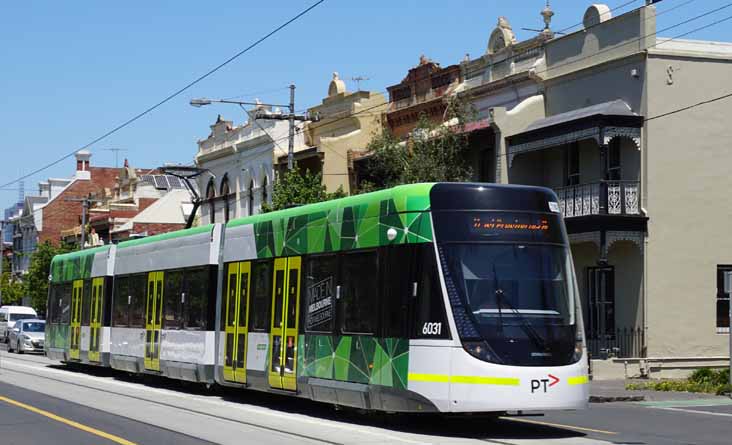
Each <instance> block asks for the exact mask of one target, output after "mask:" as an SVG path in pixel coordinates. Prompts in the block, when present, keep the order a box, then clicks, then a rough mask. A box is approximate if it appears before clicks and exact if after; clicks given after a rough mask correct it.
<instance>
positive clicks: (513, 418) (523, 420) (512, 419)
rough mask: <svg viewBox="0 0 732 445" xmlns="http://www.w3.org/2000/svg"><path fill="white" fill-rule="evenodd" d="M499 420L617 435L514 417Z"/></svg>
mask: <svg viewBox="0 0 732 445" xmlns="http://www.w3.org/2000/svg"><path fill="white" fill-rule="evenodd" d="M501 419H504V420H510V421H512V422H524V423H533V424H535V425H544V426H552V427H555V428H567V429H570V430H577V431H588V432H590V433H600V434H608V435H615V434H618V433H615V432H612V431H605V430H597V429H594V428H585V427H583V426H574V425H563V424H561V423H550V422H540V421H538V420H529V419H518V418H516V417H501Z"/></svg>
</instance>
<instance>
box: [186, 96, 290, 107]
mask: <svg viewBox="0 0 732 445" xmlns="http://www.w3.org/2000/svg"><path fill="white" fill-rule="evenodd" d="M189 103H190V104H191V106H192V107H196V108H201V107H203V106H206V105H211V104H213V103H217V104H234V105H257V106H264V107H280V108H290V106H289V105H278V104H263V103H261V102H242V101H240V100H227V99H208V98H205V97H201V98H198V99H191V101H190V102H189Z"/></svg>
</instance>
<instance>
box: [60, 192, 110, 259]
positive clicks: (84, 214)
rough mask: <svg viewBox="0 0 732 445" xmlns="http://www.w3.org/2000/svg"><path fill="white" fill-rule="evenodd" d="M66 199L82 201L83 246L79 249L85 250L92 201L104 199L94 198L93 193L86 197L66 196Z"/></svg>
mask: <svg viewBox="0 0 732 445" xmlns="http://www.w3.org/2000/svg"><path fill="white" fill-rule="evenodd" d="M64 201H70V202H80V203H81V246H80V247H81V248H80V249H79V250H84V247H85V246H84V244H85V243H86V218H87V213H88V211H89V207H90V206H91V204H92V203H97V202H103V201H102V200H101V199H95V198H92V195H91V193H89V195H87V196H86V197H85V198H66V199H65V200H64Z"/></svg>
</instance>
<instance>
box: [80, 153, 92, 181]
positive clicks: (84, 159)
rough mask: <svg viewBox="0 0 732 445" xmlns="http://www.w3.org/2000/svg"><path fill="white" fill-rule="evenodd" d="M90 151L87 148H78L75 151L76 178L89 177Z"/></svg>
mask: <svg viewBox="0 0 732 445" xmlns="http://www.w3.org/2000/svg"><path fill="white" fill-rule="evenodd" d="M90 158H91V153H90V152H89V151H88V150H79V151H77V152H76V177H77V179H91V172H90V171H89V159H90Z"/></svg>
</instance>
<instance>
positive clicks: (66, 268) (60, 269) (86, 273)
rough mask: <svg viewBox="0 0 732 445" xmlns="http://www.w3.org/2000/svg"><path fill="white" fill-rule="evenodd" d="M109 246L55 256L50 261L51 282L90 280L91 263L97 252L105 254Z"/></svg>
mask: <svg viewBox="0 0 732 445" xmlns="http://www.w3.org/2000/svg"><path fill="white" fill-rule="evenodd" d="M108 250H109V246H102V247H95V248H93V249H86V250H80V251H77V252H71V253H66V254H63V255H56V256H55V257H53V260H51V282H52V283H61V282H64V281H73V280H83V279H87V278H91V270H92V263H93V262H94V255H95V254H96V253H97V252H106V251H108Z"/></svg>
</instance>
